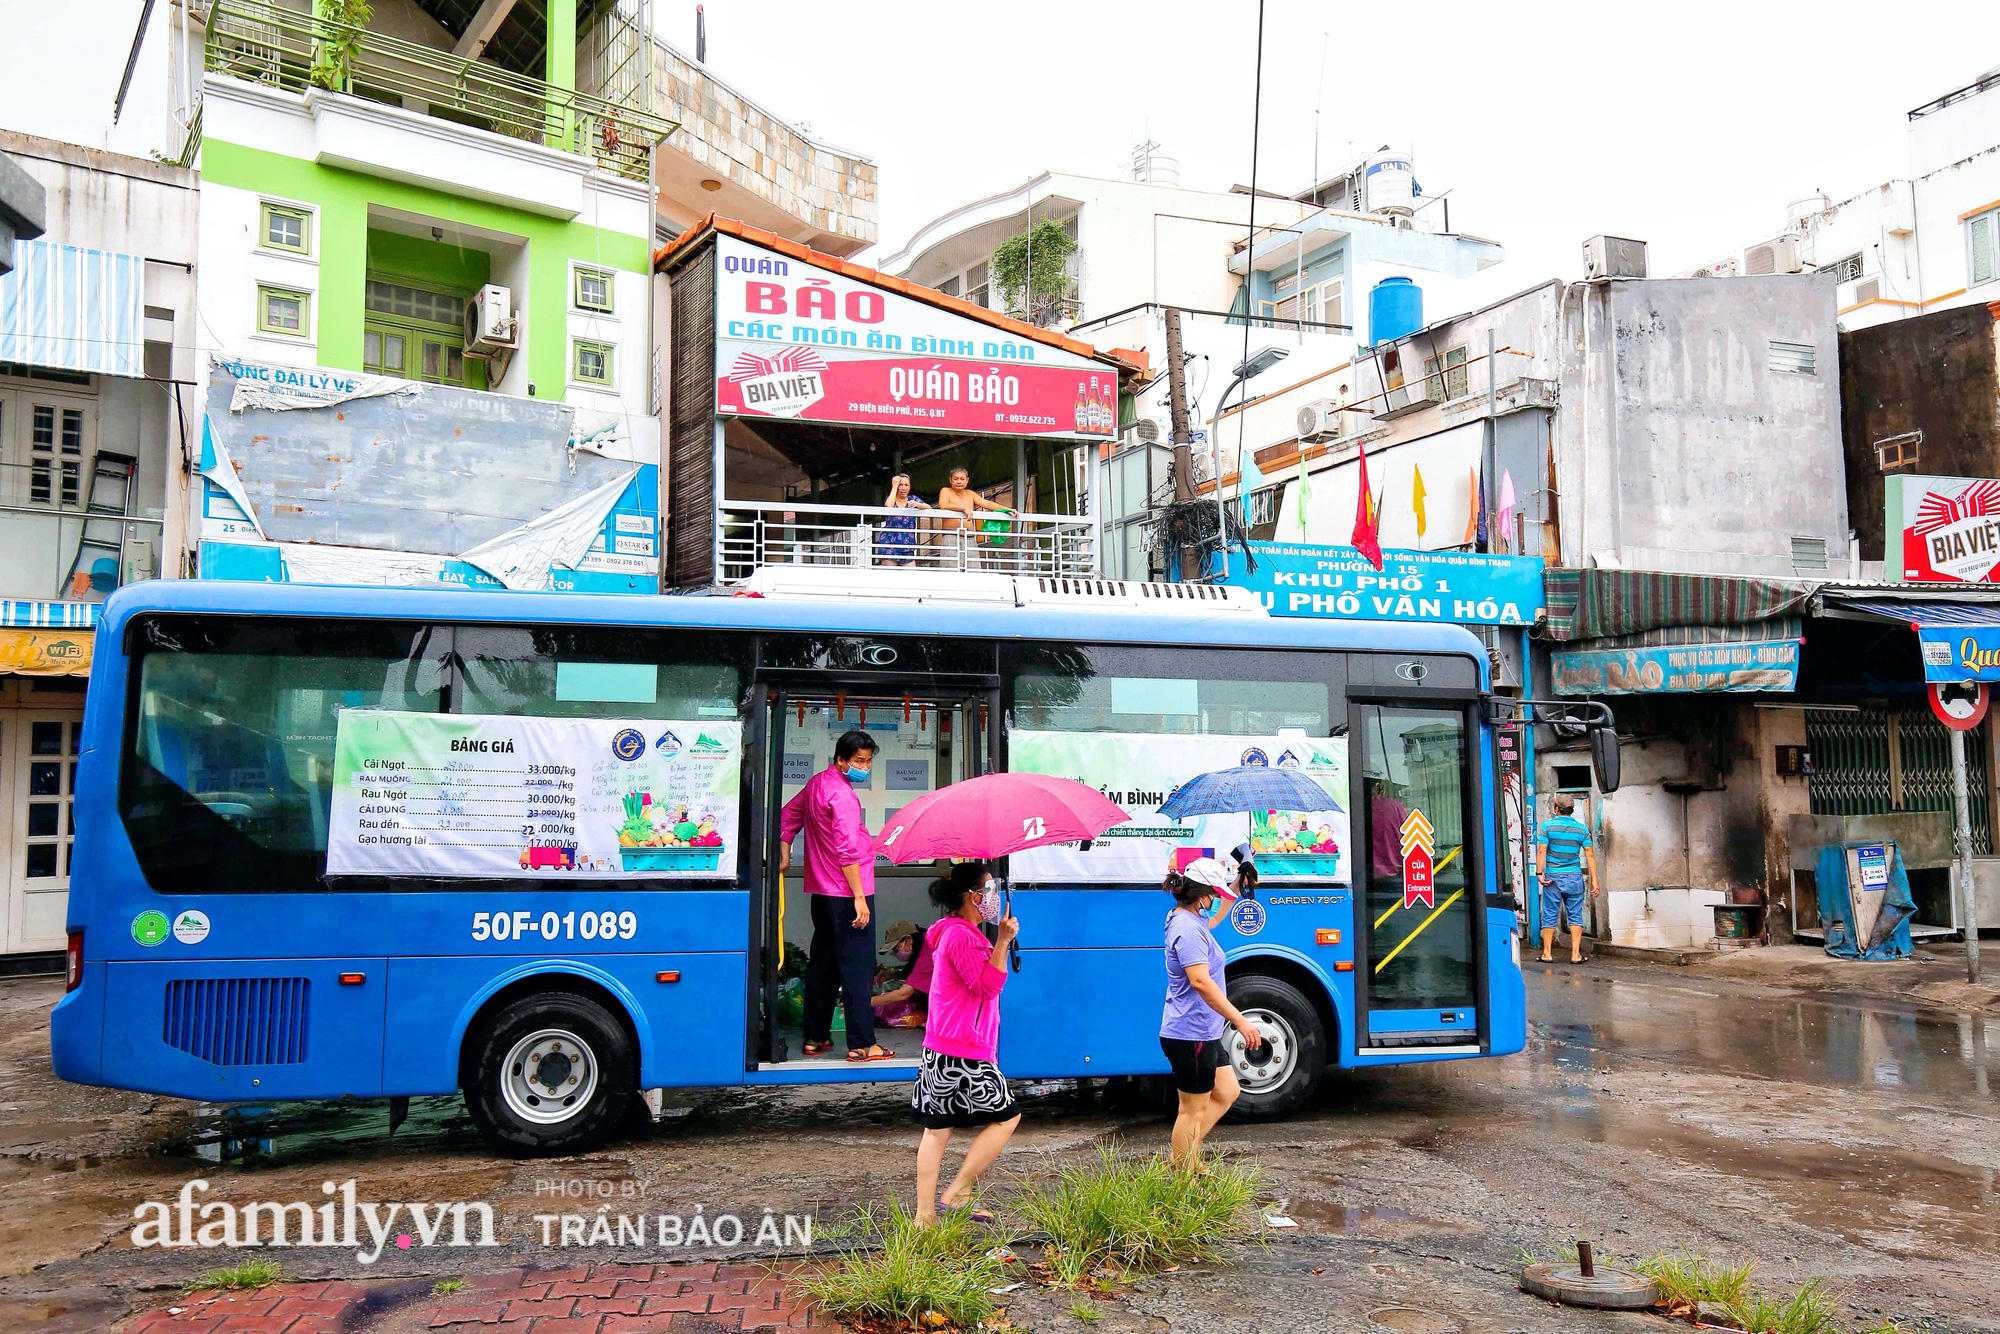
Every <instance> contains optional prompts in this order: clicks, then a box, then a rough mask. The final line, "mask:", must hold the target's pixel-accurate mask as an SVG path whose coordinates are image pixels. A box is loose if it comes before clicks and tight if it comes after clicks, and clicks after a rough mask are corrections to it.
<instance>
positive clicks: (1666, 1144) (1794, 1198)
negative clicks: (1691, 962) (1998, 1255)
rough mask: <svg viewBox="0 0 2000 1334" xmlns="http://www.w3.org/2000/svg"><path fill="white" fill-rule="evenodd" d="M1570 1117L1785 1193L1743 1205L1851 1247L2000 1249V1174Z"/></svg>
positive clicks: (1895, 1153) (1596, 1113)
mask: <svg viewBox="0 0 2000 1334" xmlns="http://www.w3.org/2000/svg"><path fill="white" fill-rule="evenodd" d="M1571 1117H1572V1126H1573V1127H1574V1130H1575V1132H1576V1133H1578V1134H1579V1135H1580V1137H1581V1138H1582V1139H1584V1140H1587V1141H1590V1142H1593V1143H1600V1144H1608V1145H1613V1146H1616V1147H1619V1148H1627V1149H1650V1150H1654V1151H1656V1152H1659V1153H1663V1154H1666V1155H1669V1156H1671V1157H1675V1158H1680V1159H1682V1160H1684V1161H1687V1162H1690V1163H1693V1164H1695V1165H1697V1166H1699V1167H1703V1168H1706V1169H1708V1170H1710V1171H1713V1172H1718V1173H1721V1174H1723V1175H1726V1176H1731V1177H1737V1178H1743V1179H1747V1180H1750V1181H1756V1182H1764V1183H1768V1184H1770V1185H1772V1186H1776V1187H1779V1188H1780V1189H1776V1190H1771V1191H1758V1192H1755V1193H1754V1194H1753V1193H1749V1192H1745V1193H1744V1196H1743V1198H1741V1199H1740V1200H1739V1201H1737V1202H1736V1203H1738V1204H1739V1205H1740V1207H1743V1208H1746V1209H1751V1210H1762V1209H1768V1208H1770V1207H1773V1206H1774V1205H1775V1207H1776V1208H1777V1209H1778V1210H1779V1211H1780V1212H1782V1213H1783V1214H1784V1215H1785V1216H1786V1217H1787V1218H1789V1219H1790V1220H1791V1221H1792V1222H1795V1223H1799V1224H1802V1225H1803V1226H1806V1227H1810V1228H1813V1229H1815V1230H1816V1231H1820V1232H1830V1233H1832V1234H1834V1235H1835V1236H1839V1237H1842V1238H1845V1239H1846V1240H1848V1241H1852V1242H1858V1243H1862V1244H1865V1245H1870V1246H1874V1247H1876V1248H1878V1249H1882V1250H1889V1251H1897V1252H1911V1253H1915V1252H1921V1251H1931V1250H1934V1249H1935V1248H1936V1247H1937V1246H1939V1245H1940V1244H1947V1245H1950V1246H1954V1247H1959V1246H1963V1247H1969V1248H1973V1249H1976V1250H1981V1251H1985V1252H1987V1253H1993V1252H1996V1251H2000V1179H1996V1178H2000V1173H1995V1172H1993V1171H1990V1170H1987V1169H1982V1168H1976V1167H1967V1166H1966V1165H1964V1164H1962V1163H1957V1162H1953V1161H1952V1160H1950V1159H1947V1158H1938V1157H1933V1156H1930V1155H1926V1154H1919V1153H1909V1152H1905V1151H1902V1150H1899V1149H1894V1148H1886V1147H1875V1146H1852V1147H1849V1146H1842V1145H1835V1144H1783V1143H1777V1144H1772V1143H1765V1144H1751V1143H1746V1142H1745V1141H1742V1140H1736V1139H1725V1138H1720V1137H1717V1136H1713V1135H1710V1134H1708V1133H1706V1132H1705V1131H1703V1130H1702V1129H1700V1128H1699V1127H1698V1126H1691V1125H1682V1124H1680V1123H1678V1122H1674V1121H1667V1120H1662V1119H1657V1118H1652V1117H1643V1116H1630V1115H1626V1114H1624V1113H1622V1112H1619V1111H1617V1110H1615V1109H1611V1108H1593V1109H1590V1110H1588V1111H1585V1112H1581V1113H1572V1114H1571ZM1655 1179H1656V1180H1670V1179H1671V1178H1670V1177H1667V1178H1659V1177H1656V1178H1655ZM1722 1198H1724V1199H1727V1198H1728V1197H1727V1194H1726V1192H1725V1193H1724V1195H1723V1197H1722Z"/></svg>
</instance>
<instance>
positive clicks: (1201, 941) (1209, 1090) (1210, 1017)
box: [1160, 857, 1264, 1167]
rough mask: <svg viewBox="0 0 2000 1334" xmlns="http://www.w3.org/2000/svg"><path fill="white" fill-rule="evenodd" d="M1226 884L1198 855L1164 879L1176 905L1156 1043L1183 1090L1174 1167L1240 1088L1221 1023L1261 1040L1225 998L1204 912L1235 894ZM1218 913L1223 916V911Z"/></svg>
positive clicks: (1190, 1155)
mask: <svg viewBox="0 0 2000 1334" xmlns="http://www.w3.org/2000/svg"><path fill="white" fill-rule="evenodd" d="M1229 884H1230V875H1229V872H1227V871H1226V870H1224V869H1223V867H1222V863H1221V862H1219V861H1216V860H1215V859H1214V858H1213V857H1198V858H1196V859H1195V860H1194V861H1191V862H1189V863H1188V864H1187V865H1186V866H1184V867H1182V868H1181V869H1180V870H1178V871H1169V872H1167V878H1166V882H1165V883H1164V884H1163V885H1162V886H1161V888H1163V889H1165V890H1166V891H1167V892H1168V893H1169V894H1171V895H1173V896H1174V909H1173V911H1171V912H1169V913H1168V914H1167V1002H1166V1005H1165V1006H1164V1007H1163V1008H1162V1010H1161V1012H1160V1049H1161V1050H1162V1051H1164V1052H1165V1053H1166V1054H1167V1063H1168V1064H1169V1065H1170V1066H1172V1067H1173V1079H1174V1088H1175V1090H1176V1091H1178V1092H1179V1094H1180V1112H1179V1115H1177V1116H1176V1117H1175V1118H1174V1137H1173V1149H1172V1152H1171V1153H1170V1154H1169V1155H1168V1161H1169V1162H1171V1163H1173V1165H1174V1166H1176V1167H1193V1166H1194V1165H1195V1164H1196V1163H1197V1162H1198V1161H1199V1158H1200V1154H1201V1142H1202V1140H1204V1139H1206V1138H1207V1137H1208V1132H1209V1131H1211V1130H1213V1129H1215V1124H1216V1122H1218V1121H1220V1120H1221V1119H1222V1118H1223V1115H1224V1113H1226V1112H1228V1110H1229V1109H1230V1107H1231V1106H1232V1105H1234V1103H1235V1102H1236V1099H1237V1096H1238V1095H1239V1094H1241V1093H1242V1091H1243V1090H1242V1087H1241V1085H1239V1084H1238V1083H1237V1082H1236V1070H1235V1067H1233V1066H1232V1065H1230V1064H1229V1062H1228V1061H1226V1060H1223V1059H1222V1055H1223V1052H1222V1034H1223V1030H1224V1028H1225V1027H1226V1026H1227V1025H1229V1024H1233V1025H1235V1027H1236V1031H1237V1032H1239V1033H1241V1034H1242V1035H1243V1045H1244V1046H1245V1047H1247V1048H1248V1049H1249V1050H1251V1051H1255V1050H1256V1049H1257V1047H1258V1045H1259V1044H1260V1043H1262V1042H1263V1040H1264V1037H1263V1034H1261V1033H1260V1032H1258V1031H1257V1026H1256V1025H1255V1024H1253V1023H1251V1022H1250V1021H1249V1020H1248V1019H1247V1018H1245V1017H1244V1015H1243V1012H1242V1011H1241V1010H1239V1009H1237V1008H1236V1007H1235V1006H1234V1005H1231V1004H1230V1003H1229V991H1228V987H1229V983H1228V981H1227V979H1226V978H1225V977H1224V975H1223V967H1222V946H1221V945H1219V944H1217V943H1216V940H1215V934H1214V928H1213V927H1212V925H1211V924H1210V922H1209V921H1208V919H1207V917H1206V916H1205V915H1206V914H1207V913H1208V911H1209V910H1210V909H1211V908H1212V907H1213V906H1214V905H1215V902H1216V900H1217V899H1220V898H1226V897H1233V891H1231V890H1230V889H1229V888H1228V886H1229ZM1215 920H1217V921H1220V920H1221V914H1220V913H1217V914H1216V919H1215Z"/></svg>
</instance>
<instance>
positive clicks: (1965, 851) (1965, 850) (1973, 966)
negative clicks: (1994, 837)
mask: <svg viewBox="0 0 2000 1334" xmlns="http://www.w3.org/2000/svg"><path fill="white" fill-rule="evenodd" d="M1948 730H1949V731H1950V732H1951V796H1952V804H1953V806H1954V807H1955V808H1956V809H1955V811H1954V814H1956V815H1957V817H1958V818H1957V820H1956V821H1955V823H1954V828H1953V829H1952V840H1953V842H1955V843H1956V844H1957V845H1958V902H1959V915H1958V920H1959V922H1960V924H1962V925H1963V926H1964V927H1965V980H1966V981H1968V982H1970V983H1972V984H1973V985H1975V986H1977V985H1978V983H1979V891H1978V886H1977V885H1975V884H1974V883H1973V880H1972V810H1971V801H1970V799H1969V798H1968V796H1967V794H1966V786H1967V784H1966V776H1965V733H1963V732H1961V731H1959V730H1958V729H1957V728H1956V727H1953V728H1950V729H1948ZM1863 943H1864V944H1865V942H1863ZM1974 1022H1977V1021H1976V1020H1975V1021H1974Z"/></svg>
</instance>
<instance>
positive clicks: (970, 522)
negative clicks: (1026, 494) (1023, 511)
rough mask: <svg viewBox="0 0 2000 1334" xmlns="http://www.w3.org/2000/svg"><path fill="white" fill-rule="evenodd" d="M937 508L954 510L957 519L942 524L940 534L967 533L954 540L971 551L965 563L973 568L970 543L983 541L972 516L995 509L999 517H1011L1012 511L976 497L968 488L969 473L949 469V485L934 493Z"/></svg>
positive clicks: (975, 559) (976, 562)
mask: <svg viewBox="0 0 2000 1334" xmlns="http://www.w3.org/2000/svg"><path fill="white" fill-rule="evenodd" d="M937 507H938V508H939V509H941V510H951V511H954V512H955V513H956V514H957V515H958V517H957V518H949V519H946V520H945V521H944V531H946V532H954V531H955V532H959V533H970V534H971V535H972V536H971V537H970V538H966V537H963V536H961V537H960V538H959V539H958V540H959V541H960V542H961V543H965V544H967V547H968V549H970V550H972V551H973V559H971V560H968V561H967V562H966V564H967V565H969V566H977V565H979V564H980V563H981V562H980V560H979V554H978V552H977V549H976V547H972V546H971V544H973V543H978V542H981V541H983V540H984V539H983V538H982V536H981V535H980V532H979V522H978V520H977V519H976V518H975V517H974V516H976V515H977V514H978V513H979V511H980V510H999V511H1000V512H1001V513H1002V514H1012V513H1013V512H1014V511H1013V510H1010V509H1008V508H1007V507H1006V506H1005V505H999V504H995V503H994V502H993V501H990V500H988V499H987V498H986V497H985V496H982V495H980V494H979V493H978V492H977V491H974V490H973V489H972V474H971V473H969V472H967V471H966V470H965V469H963V468H953V469H952V470H951V485H950V486H947V487H946V488H945V489H944V490H942V491H940V492H938V503H937Z"/></svg>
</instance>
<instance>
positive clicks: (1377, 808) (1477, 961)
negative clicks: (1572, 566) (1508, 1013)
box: [1350, 702, 1488, 1054]
mask: <svg viewBox="0 0 2000 1334" xmlns="http://www.w3.org/2000/svg"><path fill="white" fill-rule="evenodd" d="M1350 727H1351V729H1352V730H1351V736H1352V738H1353V740H1352V743H1351V744H1352V750H1351V754H1352V755H1353V757H1354V759H1355V761H1356V764H1357V769H1356V772H1357V775H1358V783H1357V790H1358V794H1359V804H1360V807H1361V809H1360V811H1359V818H1358V819H1357V820H1356V821H1355V827H1354V837H1355V842H1356V845H1357V848H1358V856H1357V859H1356V863H1355V864H1356V867H1357V875H1356V879H1357V881H1358V884H1357V892H1356V895H1355V898H1356V914H1355V916H1356V921H1355V931H1356V933H1357V935H1358V936H1359V938H1360V939H1359V947H1358V948H1357V950H1356V952H1355V953H1356V960H1357V963H1358V964H1359V967H1357V968H1356V970H1355V987H1354V991H1355V1005H1356V1010H1357V1015H1358V1021H1357V1025H1356V1028H1357V1032H1356V1043H1355V1045H1356V1049H1357V1051H1358V1052H1360V1053H1362V1054H1366V1053H1368V1052H1369V1051H1371V1050H1373V1051H1375V1052H1377V1053H1386V1052H1389V1051H1392V1050H1396V1049H1411V1048H1418V1049H1423V1048H1428V1049H1433V1050H1452V1051H1475V1050H1478V1049H1480V1047H1481V1045H1482V1040H1483V1037H1484V1032H1485V1015H1484V1003H1485V998H1486V989H1485V985H1484V982H1485V932H1484V931H1483V930H1482V929H1481V927H1482V926H1483V923H1484V920H1485V911H1484V909H1485V879H1484V867H1485V861H1486V858H1487V856H1488V850H1487V848H1486V846H1485V839H1484V837H1483V835H1482V827H1481V825H1480V823H1479V818H1478V811H1479V809H1480V808H1479V805H1478V799H1477V792H1476V789H1475V784H1474V782H1473V779H1472V775H1473V773H1474V765H1475V763H1476V753H1477V738H1478V733H1477V731H1476V729H1475V725H1474V714H1473V712H1472V710H1471V708H1470V707H1468V706H1467V705H1465V704H1461V703H1457V702H1452V703H1449V704H1446V703H1442V702H1441V703H1440V704H1438V705H1415V704H1405V703H1401V702H1397V703H1379V704H1365V703H1357V704H1355V705H1353V706H1352V714H1351V719H1350Z"/></svg>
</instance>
